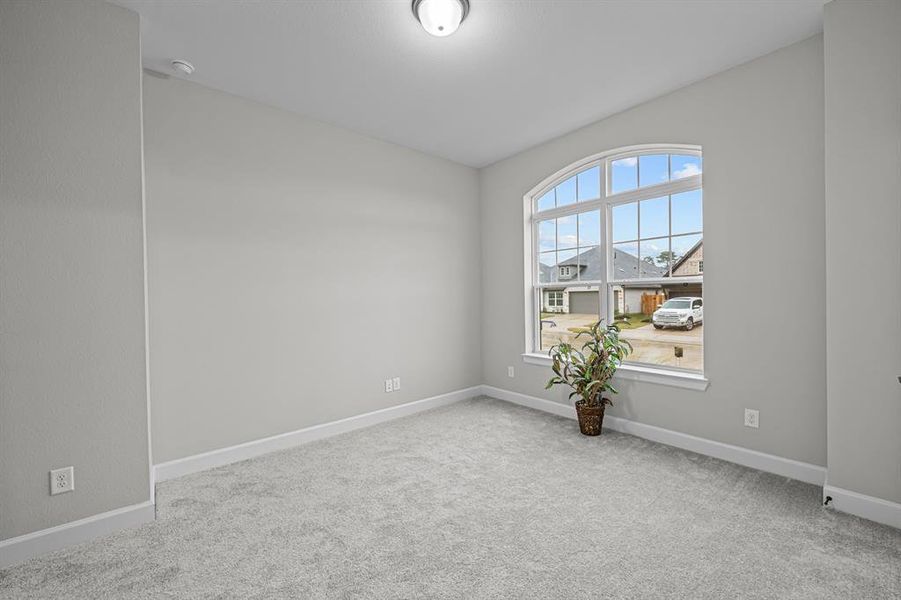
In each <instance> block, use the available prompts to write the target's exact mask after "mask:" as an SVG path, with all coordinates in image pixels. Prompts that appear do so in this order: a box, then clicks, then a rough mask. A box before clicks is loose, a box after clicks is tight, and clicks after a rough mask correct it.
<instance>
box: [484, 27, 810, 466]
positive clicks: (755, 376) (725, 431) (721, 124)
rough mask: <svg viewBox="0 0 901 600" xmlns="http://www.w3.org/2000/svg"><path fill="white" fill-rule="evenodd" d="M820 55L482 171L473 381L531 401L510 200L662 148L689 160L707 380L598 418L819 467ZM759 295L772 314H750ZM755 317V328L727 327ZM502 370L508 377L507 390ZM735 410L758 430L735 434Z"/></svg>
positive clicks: (532, 369)
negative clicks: (697, 221)
mask: <svg viewBox="0 0 901 600" xmlns="http://www.w3.org/2000/svg"><path fill="white" fill-rule="evenodd" d="M822 53H823V41H822V36H817V37H814V38H811V39H808V40H806V41H803V42H800V43H798V44H795V45H793V46H790V47H788V48H784V49H782V50H780V51H778V52H775V53H773V54H770V55H768V56H765V57H762V58H760V59H758V60H755V61H753V62H750V63H747V64H745V65H742V66H739V67H737V68H734V69H731V70H729V71H726V72H724V73H721V74H718V75H715V76H713V77H711V78H709V79H706V80H704V81H701V82H699V83H696V84H694V85H691V86H688V87H686V88H683V89H681V90H679V91H677V92H675V93H672V94H669V95H667V96H663V97H661V98H658V99H656V100H653V101H651V102H648V103H646V104H644V105H641V106H638V107H636V108H634V109H631V110H628V111H626V112H623V113H620V114H618V115H615V116H613V117H610V118H608V119H604V120H602V121H600V122H598V123H595V124H593V125H590V126H588V127H585V128H583V129H580V130H578V131H575V132H573V133H570V134H567V135H565V136H563V137H561V138H558V139H556V140H553V141H550V142H548V143H546V144H542V145H541V146H538V147H536V148H534V149H531V150H528V151H526V152H523V153H521V154H519V155H516V156H514V157H512V158H509V159H506V160H504V161H501V162H499V163H497V164H495V165H492V166H490V167H488V168H486V169H484V170H483V171H482V177H481V195H482V262H483V269H484V270H483V284H482V298H483V322H484V329H483V336H482V343H483V346H482V352H483V368H484V374H483V376H484V379H485V382H486V383H488V384H489V385H495V386H499V387H503V388H507V389H512V390H513V391H518V392H522V393H526V394H531V395H535V396H542V397H545V398H549V399H553V400H558V401H561V402H562V401H564V400H563V395H562V392H560V391H553V390H552V391H550V392H545V391H543V387H544V386H543V382H544V381H545V380H546V379H547V377H548V369H546V368H542V367H537V366H531V365H526V364H523V362H522V360H521V357H520V355H521V353H522V352H523V340H524V337H525V333H524V317H523V302H524V300H523V292H522V289H523V272H522V265H523V258H522V252H523V250H522V249H523V223H522V214H523V205H522V202H523V200H522V197H523V194H525V193H526V192H528V191H529V190H530V189H531V188H532V187H533V186H534V185H536V184H537V183H538V182H539V181H540V180H541V179H543V178H544V177H546V176H548V175H549V174H551V173H553V172H555V171H556V170H558V169H560V168H562V167H564V166H566V165H568V164H570V163H572V162H573V161H575V160H578V159H580V158H583V157H585V156H588V155H590V154H593V153H596V152H600V151H603V150H608V149H612V148H617V147H620V146H626V145H632V144H644V143H654V142H672V143H688V144H700V145H701V146H703V149H704V170H705V174H704V200H705V205H704V221H705V229H706V231H705V239H704V249H705V251H706V254H707V256H705V276H706V281H705V284H706V285H705V287H704V296H705V308H704V311H705V326H704V330H705V331H704V335H705V343H706V360H705V364H706V370H707V374H708V376H709V379H710V386H709V388H708V389H707V391H706V392H695V391H689V390H683V389H676V388H671V387H662V386H659V385H653V384H646V383H629V384H623V385H622V386H621V388H620V389H621V392H622V393H621V394H620V396H619V397H618V399H615V402H616V407H615V408H614V409H612V411H611V412H612V414H615V415H618V416H623V417H627V418H630V419H635V420H637V421H640V422H643V423H648V424H651V425H657V426H660V427H665V428H668V429H673V430H676V431H682V432H686V433H689V434H693V435H697V436H701V437H704V438H708V439H712V440H718V441H722V442H727V443H730V444H736V445H739V446H744V447H747V448H752V449H755V450H759V451H763V452H768V453H771V454H775V455H778V456H783V457H787V458H792V459H796V460H800V461H805V462H809V463H814V464H817V465H825V463H826V437H825V432H826V400H825V399H826V388H825V383H826V373H825V365H826V359H825V345H826V334H825V331H824V327H823V326H824V323H825V321H826V307H825V301H824V300H823V295H824V291H825V284H824V282H825V259H824V256H823V248H824V247H825V239H824V232H825V224H824V218H825V217H824V213H825V210H824V206H823V194H824V190H823V187H824V184H823V181H824V174H823V152H824V147H823V54H822ZM761 290H770V291H771V292H772V293H773V294H774V297H777V298H779V299H780V302H779V303H780V304H781V305H782V306H784V307H785V310H779V311H765V310H764V309H763V308H761V304H760V300H759V293H760V291H761ZM764 312H766V313H767V320H766V322H765V323H762V324H761V323H760V322H751V321H748V320H747V319H746V318H735V316H736V315H744V316H749V315H761V313H764ZM507 365H516V366H517V369H516V373H517V375H516V378H515V379H509V378H508V377H507V375H506V373H507V369H506V367H507ZM745 407H751V408H757V409H759V410H760V429H756V430H755V429H749V428H746V427H744V426H743V413H744V408H745Z"/></svg>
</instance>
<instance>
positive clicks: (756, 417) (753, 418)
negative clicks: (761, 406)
mask: <svg viewBox="0 0 901 600" xmlns="http://www.w3.org/2000/svg"><path fill="white" fill-rule="evenodd" d="M745 427H753V428H754V429H757V428H759V427H760V411H758V410H754V409H753V408H746V409H745Z"/></svg>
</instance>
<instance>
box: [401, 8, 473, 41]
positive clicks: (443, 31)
mask: <svg viewBox="0 0 901 600" xmlns="http://www.w3.org/2000/svg"><path fill="white" fill-rule="evenodd" d="M413 14H414V15H416V18H417V19H418V20H419V22H420V23H421V24H422V28H423V29H425V30H426V31H427V32H429V33H430V34H432V35H434V36H436V37H446V36H449V35H450V34H452V33H453V32H455V31H457V28H458V27H460V23H462V22H463V19H465V18H466V15H468V14H469V0H413Z"/></svg>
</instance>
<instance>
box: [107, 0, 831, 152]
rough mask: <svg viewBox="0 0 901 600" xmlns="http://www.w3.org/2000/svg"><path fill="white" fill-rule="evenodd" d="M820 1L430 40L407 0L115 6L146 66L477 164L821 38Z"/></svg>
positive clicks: (554, 11) (473, 17)
mask: <svg viewBox="0 0 901 600" xmlns="http://www.w3.org/2000/svg"><path fill="white" fill-rule="evenodd" d="M823 2H824V0H719V1H715V0H607V1H587V0H586V1H578V0H568V1H554V2H552V1H539V0H534V1H527V0H518V1H517V0H503V1H502V0H471V4H472V9H471V12H470V14H469V17H468V18H467V19H466V21H465V22H464V23H463V25H462V26H461V27H460V29H459V30H458V31H457V33H455V34H454V35H452V36H450V37H447V38H436V37H432V36H430V35H428V34H427V33H426V32H425V31H424V30H423V29H422V27H420V25H419V23H417V21H416V20H415V17H414V16H413V13H412V11H411V10H410V5H411V2H410V1H408V0H305V1H302V0H297V1H275V0H266V1H259V0H257V1H254V0H251V1H242V2H238V1H235V0H203V1H186V0H181V1H178V0H115V3H116V4H120V5H122V6H126V7H128V8H131V9H133V10H135V11H137V12H138V13H140V14H141V28H142V35H143V46H144V64H145V66H146V67H149V68H151V69H155V70H160V71H165V72H170V73H171V69H169V67H168V65H169V61H170V60H171V59H172V58H184V59H187V60H189V61H191V62H193V63H194V65H195V66H196V67H197V71H196V72H195V73H194V75H193V76H192V77H191V79H192V80H193V81H196V82H198V83H201V84H203V85H206V86H209V87H212V88H216V89H220V90H224V91H227V92H230V93H233V94H236V95H239V96H244V97H247V98H252V99H254V100H258V101H261V102H264V103H266V104H270V105H273V106H277V107H281V108H285V109H288V110H291V111H295V112H297V113H300V114H303V115H307V116H310V117H313V118H316V119H319V120H322V121H326V122H329V123H333V124H336V125H340V126H343V127H346V128H348V129H352V130H354V131H358V132H360V133H364V134H367V135H371V136H373V137H376V138H380V139H383V140H388V141H391V142H395V143H398V144H401V145H404V146H408V147H410V148H416V149H418V150H422V151H424V152H428V153H430V154H434V155H437V156H443V157H446V158H449V159H451V160H455V161H458V162H461V163H464V164H467V165H471V166H475V167H481V166H484V165H487V164H490V163H492V162H495V161H497V160H500V159H502V158H504V157H507V156H510V155H511V154H515V153H517V152H519V151H521V150H524V149H526V148H529V147H531V146H534V145H536V144H539V143H541V142H544V141H546V140H548V139H551V138H553V137H556V136H558V135H560V134H563V133H566V132H568V131H571V130H573V129H576V128H578V127H580V126H582V125H586V124H588V123H591V122H593V121H596V120H598V119H600V118H602V117H605V116H608V115H610V114H613V113H615V112H618V111H621V110H623V109H626V108H628V107H630V106H634V105H636V104H638V103H640V102H643V101H646V100H649V99H651V98H654V97H656V96H659V95H661V94H663V93H666V92H668V91H671V90H674V89H676V88H679V87H681V86H683V85H686V84H688V83H691V82H693V81H697V80H699V79H702V78H704V77H707V76H709V75H712V74H714V73H717V72H719V71H722V70H724V69H727V68H729V67H731V66H734V65H737V64H740V63H742V62H745V61H747V60H750V59H752V58H755V57H758V56H761V55H763V54H766V53H768V52H771V51H773V50H776V49H777V48H781V47H783V46H786V45H788V44H791V43H793V42H796V41H799V40H802V39H804V38H806V37H809V36H811V35H814V34H815V33H817V32H819V31H821V30H822V6H823Z"/></svg>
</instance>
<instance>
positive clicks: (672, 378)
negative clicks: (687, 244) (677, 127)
mask: <svg viewBox="0 0 901 600" xmlns="http://www.w3.org/2000/svg"><path fill="white" fill-rule="evenodd" d="M660 153H670V154H679V153H685V154H700V153H701V147H700V146H696V145H690V144H640V145H636V146H628V147H623V148H616V149H614V150H610V151H606V152H600V153H598V154H594V155H591V156H589V157H586V158H584V159H582V160H579V161H576V162H574V163H572V164H570V165H568V166H566V167H564V168H562V169H560V170H558V171H557V172H556V173H553V174H552V175H550V176H548V177H545V178H544V179H543V180H542V181H541V182H540V183H539V184H538V185H536V186H535V187H534V188H532V190H530V191H529V192H528V193H527V194H525V195H524V196H523V232H524V236H523V237H524V240H525V243H524V244H523V259H524V273H525V274H526V275H527V276H526V277H524V278H523V283H524V298H525V307H526V312H525V315H524V317H525V340H524V342H525V346H524V347H525V348H526V351H525V352H524V353H523V354H522V358H523V362H525V363H528V364H536V365H542V366H550V365H551V359H550V358H549V357H548V356H547V355H546V354H543V353H542V352H541V351H540V350H536V341H537V332H538V331H540V326H539V321H540V319H541V312H540V310H536V307H538V308H539V309H540V307H541V298H539V297H538V296H539V294H540V293H541V290H542V289H543V288H545V287H557V286H559V285H560V282H556V283H547V284H541V283H537V281H538V276H537V275H538V274H537V269H538V261H537V260H536V257H537V253H536V252H534V251H533V250H534V244H535V240H537V239H538V231H537V229H538V220H537V219H533V210H534V207H535V203H536V201H537V199H538V198H540V197H541V196H542V195H543V194H545V193H546V192H547V191H548V190H549V189H551V188H553V187H554V186H555V185H556V184H558V183H560V182H561V181H565V180H566V179H567V178H569V177H571V176H573V175H576V174H577V173H579V172H581V171H584V170H585V169H589V168H591V167H594V166H596V165H599V166H600V167H601V168H600V177H601V182H600V185H601V190H607V191H608V194H609V189H610V188H609V186H610V183H609V181H608V174H607V169H606V168H605V165H606V162H607V161H612V160H616V159H618V158H622V157H626V156H640V155H642V154H660ZM702 178H703V174H701V175H693V176H691V177H684V178H682V179H677V180H675V181H668V182H665V183H662V184H658V185H653V186H645V187H642V188H638V189H635V190H629V191H626V192H620V193H618V194H612V195H605V196H604V197H601V198H598V199H595V200H588V201H582V202H575V203H573V204H568V205H566V206H561V207H555V208H553V209H548V210H543V211H541V217H542V220H544V219H551V218H557V217H562V216H568V215H572V214H576V213H580V212H586V211H589V210H595V209H598V208H599V209H600V218H601V231H603V232H605V235H606V238H605V239H604V240H603V243H602V244H601V245H600V249H601V252H602V253H603V256H602V261H603V264H607V265H608V268H607V273H608V274H609V272H610V265H609V264H608V263H609V261H610V260H612V259H611V258H610V257H609V256H608V252H607V249H608V247H609V246H610V245H611V244H610V242H609V238H610V235H611V231H610V220H609V213H610V210H611V209H612V207H613V206H615V205H617V204H624V203H628V202H634V201H636V200H637V199H639V198H641V199H644V198H646V197H648V194H649V193H653V194H654V195H655V196H664V195H670V194H676V193H680V192H683V191H689V190H692V189H695V188H697V187H701V188H702V189H703V184H702ZM662 281H665V282H666V283H672V282H673V279H672V278H671V277H669V278H663V279H662ZM679 281H680V282H684V283H692V282H696V281H698V282H703V275H701V276H694V277H684V278H679ZM638 282H641V283H655V282H659V280H658V279H656V278H655V279H632V280H616V281H611V282H609V283H610V284H629V283H638ZM567 283H568V285H567V287H571V288H572V287H591V286H593V285H594V286H603V287H604V290H605V291H603V292H601V298H600V304H601V314H602V315H605V318H607V317H606V316H607V315H609V312H610V311H609V306H610V302H611V300H610V298H609V296H610V295H611V289H612V288H611V286H610V285H608V282H607V281H572V282H567ZM701 336H702V338H701V352H702V354H703V357H704V361H703V362H704V371H703V372H700V373H699V372H697V371H688V370H681V369H678V368H675V367H655V366H654V365H648V364H642V363H626V364H623V365H621V366H620V367H619V369H618V370H617V374H616V376H615V378H616V379H621V380H632V381H643V382H647V383H657V384H661V385H669V386H673V387H681V388H686V389H693V390H700V391H703V390H706V389H707V386H708V385H709V380H708V379H707V373H706V368H707V345H706V344H705V343H704V338H705V337H706V335H705V331H704V330H703V329H702V331H701Z"/></svg>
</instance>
